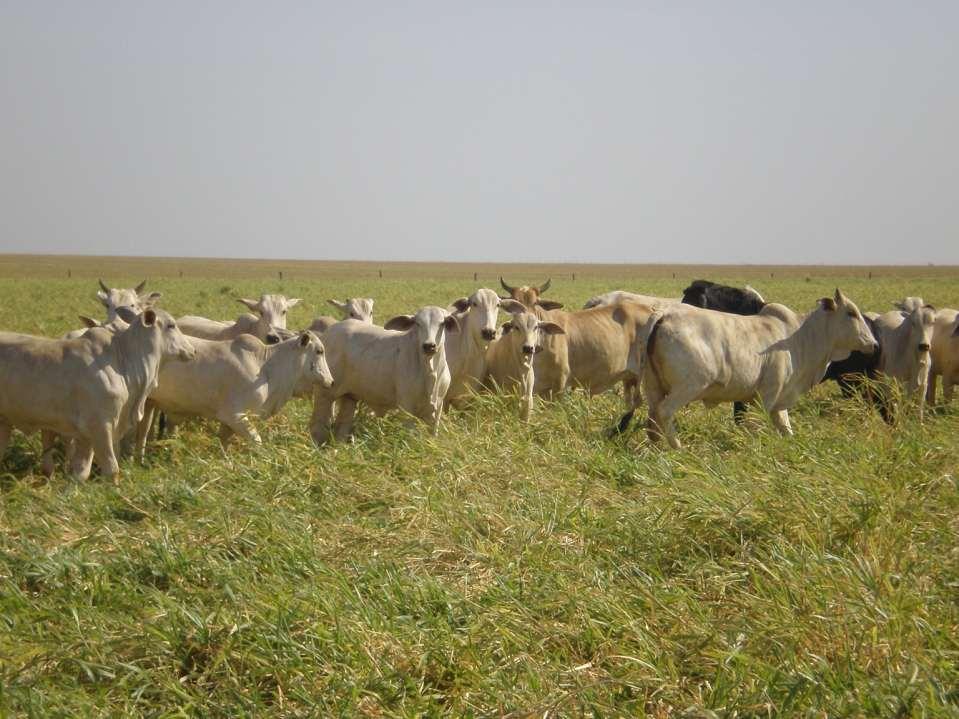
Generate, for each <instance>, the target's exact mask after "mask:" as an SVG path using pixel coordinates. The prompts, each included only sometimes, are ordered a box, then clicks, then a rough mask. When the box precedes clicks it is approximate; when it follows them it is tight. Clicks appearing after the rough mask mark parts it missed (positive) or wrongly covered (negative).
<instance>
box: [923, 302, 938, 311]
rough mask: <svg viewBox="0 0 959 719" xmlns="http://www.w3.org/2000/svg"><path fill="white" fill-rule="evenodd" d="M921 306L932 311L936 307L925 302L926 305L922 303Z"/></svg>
mask: <svg viewBox="0 0 959 719" xmlns="http://www.w3.org/2000/svg"><path fill="white" fill-rule="evenodd" d="M923 308H924V309H927V310H932V311H933V312H935V311H936V308H935V306H934V305H929V304H926V305H923Z"/></svg>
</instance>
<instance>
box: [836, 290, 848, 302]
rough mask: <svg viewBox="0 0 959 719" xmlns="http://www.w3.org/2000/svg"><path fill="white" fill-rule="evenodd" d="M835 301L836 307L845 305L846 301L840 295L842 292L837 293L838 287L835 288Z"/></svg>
mask: <svg viewBox="0 0 959 719" xmlns="http://www.w3.org/2000/svg"><path fill="white" fill-rule="evenodd" d="M835 300H836V306H841V305H843V304H844V303H845V301H846V298H845V297H843V294H842V292H840V291H839V288H838V287H837V288H836V297H835Z"/></svg>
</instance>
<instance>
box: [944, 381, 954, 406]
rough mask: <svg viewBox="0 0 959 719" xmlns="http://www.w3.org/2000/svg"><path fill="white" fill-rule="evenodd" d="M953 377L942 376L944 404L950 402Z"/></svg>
mask: <svg viewBox="0 0 959 719" xmlns="http://www.w3.org/2000/svg"><path fill="white" fill-rule="evenodd" d="M954 379H955V378H954V377H946V375H943V376H942V401H943V402H944V403H946V404H949V403H950V402H952V389H953V387H955V386H956V385H955V383H954V382H953V380H954Z"/></svg>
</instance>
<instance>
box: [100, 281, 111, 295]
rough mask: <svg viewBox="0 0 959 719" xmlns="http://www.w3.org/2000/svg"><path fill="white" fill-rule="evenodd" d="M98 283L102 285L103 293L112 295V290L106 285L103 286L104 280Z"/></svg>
mask: <svg viewBox="0 0 959 719" xmlns="http://www.w3.org/2000/svg"><path fill="white" fill-rule="evenodd" d="M97 282H99V283H100V289H101V290H103V291H104V292H106V293H107V294H110V288H109V287H107V286H106V285H105V284H103V280H97Z"/></svg>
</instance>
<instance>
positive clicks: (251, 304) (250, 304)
mask: <svg viewBox="0 0 959 719" xmlns="http://www.w3.org/2000/svg"><path fill="white" fill-rule="evenodd" d="M236 301H237V302H239V303H240V304H241V305H246V307H247V309H250V310H253V311H254V312H256V311H257V309H258V308H259V306H260V303H259V302H258V301H257V300H248V299H245V298H243V297H237V298H236Z"/></svg>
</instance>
